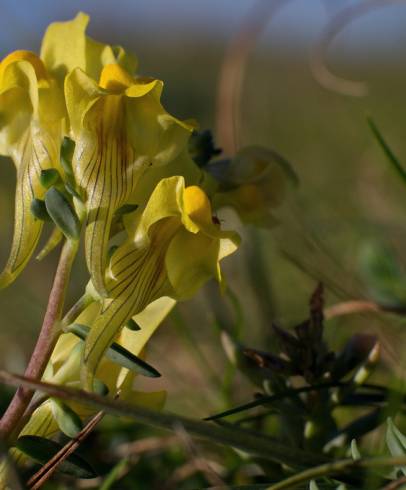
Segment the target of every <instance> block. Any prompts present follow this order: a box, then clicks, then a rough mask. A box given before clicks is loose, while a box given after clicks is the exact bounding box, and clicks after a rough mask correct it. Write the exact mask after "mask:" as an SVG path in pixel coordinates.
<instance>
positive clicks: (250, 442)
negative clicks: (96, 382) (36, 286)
mask: <svg viewBox="0 0 406 490" xmlns="http://www.w3.org/2000/svg"><path fill="white" fill-rule="evenodd" d="M0 381H1V382H3V383H6V384H9V385H13V386H20V385H22V386H25V387H26V388H29V389H31V390H38V391H41V392H44V393H48V394H49V395H51V396H54V397H56V398H61V399H64V400H72V401H76V402H78V403H80V404H81V405H86V406H88V407H91V408H93V409H95V410H97V411H99V410H103V411H105V412H106V413H109V414H111V415H116V416H120V417H128V418H132V419H134V420H136V421H137V422H138V423H143V424H146V425H149V426H152V427H156V428H161V429H166V430H176V428H177V427H179V426H182V427H183V428H184V429H185V430H186V431H187V432H189V433H190V434H191V435H193V436H198V437H203V438H205V439H208V440H210V441H211V442H213V443H218V444H223V445H225V446H232V447H234V448H237V449H241V450H242V451H245V452H248V453H250V454H254V455H257V456H261V457H262V458H266V459H269V460H272V461H277V462H279V463H282V464H287V465H289V466H291V467H294V468H303V467H308V466H314V465H319V464H321V463H325V462H326V461H328V460H329V458H328V457H327V456H324V455H321V454H314V453H311V452H309V451H303V450H302V449H299V448H296V447H292V446H286V445H285V444H282V443H280V442H278V441H276V440H273V439H271V438H269V437H265V436H262V435H260V434H259V435H257V434H253V433H252V432H250V431H246V430H243V429H236V428H235V427H223V426H216V425H213V424H211V423H208V422H203V421H201V420H193V419H190V418H187V417H183V416H180V415H175V414H171V413H168V412H158V411H154V410H150V409H147V408H144V407H140V406H136V405H132V404H129V403H125V402H122V401H117V400H111V399H109V398H106V397H101V396H98V395H95V394H93V393H89V392H87V391H83V390H76V389H73V388H68V387H66V386H58V385H53V384H51V383H44V382H41V381H37V380H31V379H28V378H26V377H24V376H20V375H17V374H12V373H8V372H6V371H0ZM405 459H406V458H405Z"/></svg>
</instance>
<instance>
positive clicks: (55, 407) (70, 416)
mask: <svg viewBox="0 0 406 490" xmlns="http://www.w3.org/2000/svg"><path fill="white" fill-rule="evenodd" d="M50 400H51V409H52V414H53V416H54V419H55V420H56V423H57V424H58V427H59V428H60V429H61V431H62V432H63V433H64V434H66V435H67V436H68V437H72V438H73V437H76V436H77V435H78V434H79V432H80V431H81V430H82V428H83V425H82V421H81V420H80V417H79V415H78V414H77V413H76V412H74V411H73V410H72V409H71V408H70V407H68V405H66V404H65V403H62V402H61V401H59V400H56V399H54V398H51V399H50Z"/></svg>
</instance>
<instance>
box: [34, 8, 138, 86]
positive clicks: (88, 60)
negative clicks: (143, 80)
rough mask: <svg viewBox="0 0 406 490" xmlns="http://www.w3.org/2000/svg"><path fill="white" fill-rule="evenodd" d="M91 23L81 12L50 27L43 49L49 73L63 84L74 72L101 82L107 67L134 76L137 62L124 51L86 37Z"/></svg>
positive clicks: (43, 42) (42, 55)
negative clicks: (77, 70)
mask: <svg viewBox="0 0 406 490" xmlns="http://www.w3.org/2000/svg"><path fill="white" fill-rule="evenodd" d="M88 23H89V16H88V15H86V14H84V13H83V12H79V13H78V14H77V15H76V17H75V18H74V19H73V20H70V21H68V22H54V23H52V24H50V26H49V27H48V29H47V31H46V33H45V35H44V38H43V41H42V47H41V58H42V59H43V60H44V63H45V66H46V67H47V69H48V71H49V72H50V73H51V74H52V75H53V76H54V77H55V78H57V79H59V81H60V83H62V82H63V79H64V78H65V76H66V75H67V74H68V73H69V72H70V71H72V70H73V69H75V68H81V69H82V70H84V71H85V72H86V73H87V74H88V75H89V76H90V77H92V78H94V79H95V80H98V79H99V76H100V73H101V70H102V68H103V66H104V65H106V64H108V63H119V64H121V65H123V66H124V68H126V69H127V70H129V71H130V72H134V71H135V68H136V64H137V62H136V60H135V58H133V57H131V56H130V55H128V54H127V53H125V51H124V50H123V49H122V48H120V47H115V48H112V47H111V46H109V45H107V44H102V43H98V42H96V41H94V40H93V39H91V38H89V37H88V36H86V34H85V31H86V27H87V25H88Z"/></svg>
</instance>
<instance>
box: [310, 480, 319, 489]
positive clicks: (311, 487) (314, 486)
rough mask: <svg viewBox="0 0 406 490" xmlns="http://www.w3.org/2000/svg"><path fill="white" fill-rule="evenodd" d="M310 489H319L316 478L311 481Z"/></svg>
mask: <svg viewBox="0 0 406 490" xmlns="http://www.w3.org/2000/svg"><path fill="white" fill-rule="evenodd" d="M309 490H319V487H318V485H317V483H316V482H315V480H312V481H311V482H310V485H309Z"/></svg>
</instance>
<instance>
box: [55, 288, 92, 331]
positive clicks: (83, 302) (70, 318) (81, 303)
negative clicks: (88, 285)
mask: <svg viewBox="0 0 406 490" xmlns="http://www.w3.org/2000/svg"><path fill="white" fill-rule="evenodd" d="M93 301H94V299H93V298H92V296H90V294H87V293H85V294H84V295H83V296H82V297H81V298H79V299H78V300H77V302H76V303H75V304H74V305H73V306H72V308H71V309H70V310H69V311H68V312H67V313H66V315H65V316H64V317H63V318H62V322H61V324H62V325H61V326H62V330H64V328H65V327H68V326H69V325H70V324H71V323H73V322H74V321H75V320H76V318H77V317H78V316H79V315H80V314H81V313H82V312H83V311H84V310H85V309H86V308H87V307H88V306H89V305H90V304H91V303H92V302H93Z"/></svg>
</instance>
